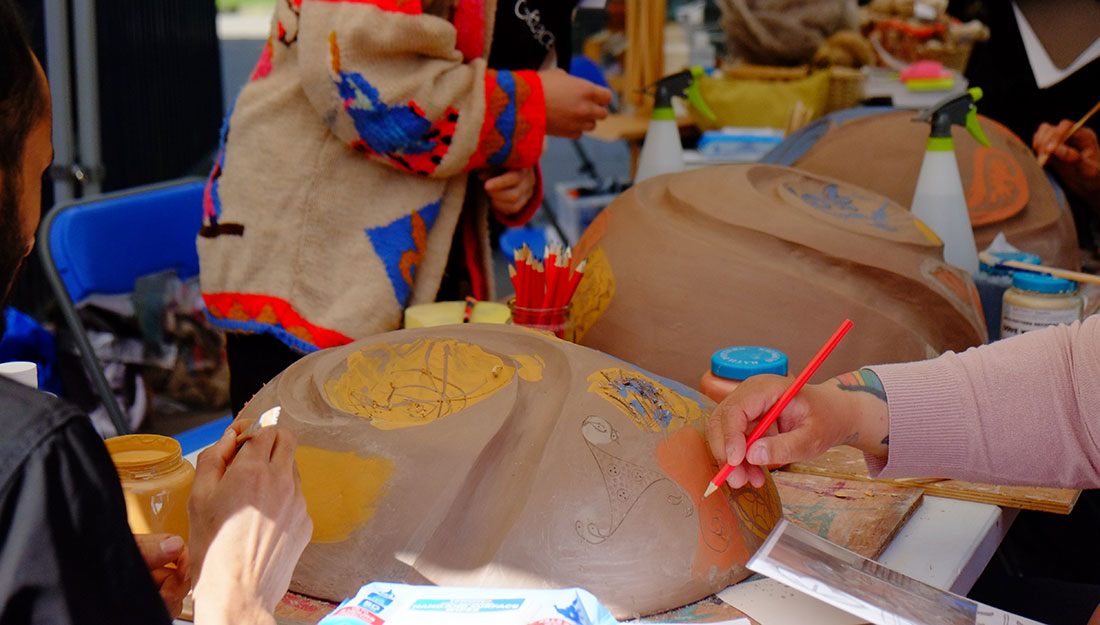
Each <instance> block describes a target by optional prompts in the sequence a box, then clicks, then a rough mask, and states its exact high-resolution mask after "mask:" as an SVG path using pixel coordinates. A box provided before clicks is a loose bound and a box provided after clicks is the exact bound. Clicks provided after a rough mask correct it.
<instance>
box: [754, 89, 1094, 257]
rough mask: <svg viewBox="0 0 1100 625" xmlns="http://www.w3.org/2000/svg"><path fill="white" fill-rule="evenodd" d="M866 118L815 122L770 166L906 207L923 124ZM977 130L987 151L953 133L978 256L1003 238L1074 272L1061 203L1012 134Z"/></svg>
mask: <svg viewBox="0 0 1100 625" xmlns="http://www.w3.org/2000/svg"><path fill="white" fill-rule="evenodd" d="M978 108H979V109H980V108H981V104H980V103H979V105H978ZM871 111H873V109H855V110H853V111H844V112H842V113H837V114H834V115H832V116H827V117H826V118H823V119H820V120H818V121H816V122H814V123H813V124H811V125H810V126H808V127H806V128H804V129H802V130H800V131H799V132H797V133H795V134H793V135H791V136H790V137H788V138H787V139H785V140H784V142H783V144H781V145H780V146H779V147H778V148H777V149H776V151H774V152H773V153H772V154H769V155H768V160H769V162H772V163H775V164H781V165H790V166H793V167H797V168H799V169H802V170H805V171H808V172H813V173H815V174H820V175H822V176H830V177H833V178H837V179H838V180H843V181H845V182H848V183H850V184H854V185H858V186H860V187H863V188H864V189H867V190H869V191H874V192H876V193H881V194H882V195H885V196H886V197H888V198H890V199H891V200H893V201H894V202H896V203H897V204H899V205H901V206H904V207H908V206H909V203H910V202H911V201H912V200H913V191H914V189H915V188H916V186H917V174H918V173H919V172H920V167H921V159H922V158H923V157H924V147H925V142H926V140H927V138H928V124H926V123H914V122H913V119H914V118H916V117H917V113H915V112H914V111H889V112H882V111H878V112H871ZM978 123H979V124H980V125H981V127H982V131H983V132H984V133H985V136H986V137H988V138H989V142H990V144H991V145H990V146H989V147H983V146H982V145H981V144H979V143H978V142H977V141H976V140H975V139H974V138H973V137H971V136H970V133H968V132H967V131H966V130H965V129H963V128H959V127H955V128H953V129H952V131H951V135H952V138H953V139H954V141H955V156H956V158H957V160H958V163H959V176H960V177H961V178H962V182H963V189H964V191H965V192H966V203H967V207H968V208H969V209H970V223H971V224H972V225H973V226H974V241H975V243H977V245H978V249H979V250H982V249H985V248H986V247H988V246H989V244H990V242H991V241H992V240H993V237H995V236H996V235H997V233H998V232H1003V233H1004V234H1005V236H1006V237H1007V239H1008V241H1009V243H1012V244H1013V245H1015V246H1016V247H1018V248H1020V249H1022V250H1024V251H1025V252H1031V253H1032V254H1038V255H1039V256H1040V257H1041V258H1042V260H1043V262H1044V263H1045V264H1047V265H1053V266H1056V267H1064V268H1066V269H1072V270H1074V271H1076V270H1077V269H1079V268H1080V259H1079V258H1078V251H1077V248H1078V245H1077V231H1076V227H1075V226H1074V223H1073V215H1072V214H1071V212H1070V210H1069V208H1068V205H1067V204H1066V202H1065V198H1064V197H1063V196H1061V195H1060V192H1057V191H1055V188H1054V186H1053V185H1051V183H1050V180H1049V179H1048V178H1047V175H1046V173H1045V172H1044V171H1043V169H1042V168H1041V167H1039V165H1038V164H1037V163H1036V160H1035V155H1034V154H1033V153H1032V151H1031V149H1030V148H1029V147H1028V146H1027V145H1026V144H1025V143H1024V142H1023V141H1021V140H1020V139H1019V137H1017V136H1016V135H1015V134H1013V133H1012V131H1011V130H1009V129H1008V128H1006V127H1005V126H1002V125H1001V124H999V123H997V122H995V121H993V120H992V119H989V118H988V117H985V116H982V115H978Z"/></svg>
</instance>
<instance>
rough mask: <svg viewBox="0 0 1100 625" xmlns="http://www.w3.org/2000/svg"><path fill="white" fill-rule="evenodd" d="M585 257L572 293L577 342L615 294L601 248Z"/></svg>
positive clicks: (610, 274)
mask: <svg viewBox="0 0 1100 625" xmlns="http://www.w3.org/2000/svg"><path fill="white" fill-rule="evenodd" d="M600 214H601V215H603V214H604V213H600ZM586 258H587V259H588V264H587V265H585V269H584V277H583V278H581V282H580V284H578V285H577V292H576V293H575V294H574V295H573V312H572V319H573V332H574V339H573V340H574V341H576V342H578V343H579V342H580V340H581V339H582V338H584V334H585V332H588V329H589V328H591V327H592V326H593V325H595V323H596V322H597V321H598V320H599V319H600V316H601V315H603V313H604V311H606V310H607V308H608V307H609V306H611V298H613V297H614V296H615V275H614V274H613V273H611V263H610V262H609V261H608V260H607V254H605V253H604V251H603V248H602V247H597V248H595V249H593V250H592V251H591V252H589V253H588V256H587V257H586Z"/></svg>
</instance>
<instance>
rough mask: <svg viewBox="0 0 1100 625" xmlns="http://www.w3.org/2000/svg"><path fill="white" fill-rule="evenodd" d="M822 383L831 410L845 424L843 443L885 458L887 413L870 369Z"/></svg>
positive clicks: (887, 448)
mask: <svg viewBox="0 0 1100 625" xmlns="http://www.w3.org/2000/svg"><path fill="white" fill-rule="evenodd" d="M822 386H823V387H824V388H825V389H827V390H828V393H829V396H830V400H829V401H831V402H832V404H833V405H832V406H830V409H829V410H830V413H831V414H833V415H834V416H835V417H836V418H837V419H838V420H841V421H842V422H843V423H845V424H846V426H845V428H844V439H843V440H842V441H841V442H840V444H843V445H851V446H852V447H855V448H856V449H859V450H860V451H862V452H864V453H867V454H871V455H874V456H880V457H886V455H887V452H888V451H889V444H890V413H889V408H888V406H887V403H886V392H885V391H884V390H883V388H882V382H881V381H880V380H879V378H878V376H877V375H875V373H874V372H873V371H871V370H870V369H860V370H858V371H852V372H850V373H844V374H841V375H838V376H837V377H835V378H833V379H831V380H828V381H827V382H825V383H824V384H822Z"/></svg>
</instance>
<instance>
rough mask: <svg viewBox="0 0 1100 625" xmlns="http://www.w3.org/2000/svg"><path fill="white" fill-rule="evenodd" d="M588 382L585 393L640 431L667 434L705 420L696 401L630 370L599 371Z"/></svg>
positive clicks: (612, 369) (611, 369)
mask: <svg viewBox="0 0 1100 625" xmlns="http://www.w3.org/2000/svg"><path fill="white" fill-rule="evenodd" d="M588 382H589V384H588V392H590V393H596V394H597V395H599V396H601V397H603V398H604V399H606V400H607V401H609V402H611V404H612V405H614V406H615V407H616V408H618V409H619V410H621V411H622V412H623V414H625V415H626V416H628V417H630V420H631V422H632V423H634V425H635V426H636V427H637V428H638V429H639V430H642V431H645V430H650V431H653V432H661V431H669V432H671V431H673V430H676V429H679V428H681V427H683V426H684V425H685V424H688V423H692V422H695V421H699V420H701V419H703V418H704V417H705V415H704V414H703V407H702V406H701V405H700V404H699V402H698V401H695V400H693V399H688V398H686V397H684V396H683V395H681V394H679V393H677V392H676V391H674V390H672V389H670V388H668V387H667V386H665V385H664V384H661V383H660V382H658V381H656V380H654V379H652V378H649V377H647V376H645V375H642V374H641V373H639V372H637V371H634V370H632V369H620V368H617V367H615V368H610V369H601V370H599V371H595V372H593V373H592V374H591V375H589V376H588ZM705 487H706V485H705V484H704V488H705Z"/></svg>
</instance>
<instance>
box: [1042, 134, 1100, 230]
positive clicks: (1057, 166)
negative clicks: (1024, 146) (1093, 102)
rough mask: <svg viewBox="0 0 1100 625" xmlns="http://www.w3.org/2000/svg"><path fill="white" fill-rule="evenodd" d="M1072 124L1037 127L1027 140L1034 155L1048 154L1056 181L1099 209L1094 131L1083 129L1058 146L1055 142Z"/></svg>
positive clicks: (1099, 164)
mask: <svg viewBox="0 0 1100 625" xmlns="http://www.w3.org/2000/svg"><path fill="white" fill-rule="evenodd" d="M1071 126H1073V122H1072V121H1070V120H1068V119H1063V120H1062V121H1061V122H1059V123H1058V124H1057V125H1054V126H1052V125H1050V124H1047V123H1044V124H1041V125H1040V126H1039V129H1038V130H1036V131H1035V136H1033V137H1032V138H1031V146H1032V148H1033V149H1034V150H1035V153H1036V154H1050V161H1048V162H1049V163H1050V165H1051V166H1052V167H1053V168H1054V171H1055V172H1056V173H1057V174H1058V178H1059V179H1061V181H1062V182H1063V183H1065V185H1066V186H1067V187H1068V188H1069V189H1070V190H1071V191H1073V192H1074V193H1075V194H1077V195H1078V196H1080V197H1081V199H1083V200H1085V201H1087V202H1088V203H1089V204H1090V205H1091V206H1093V207H1095V208H1097V209H1098V210H1100V146H1098V144H1097V140H1096V132H1094V131H1093V130H1092V129H1091V128H1088V127H1084V128H1081V129H1079V130H1078V131H1077V132H1075V133H1073V135H1072V136H1070V137H1069V138H1067V139H1066V141H1065V142H1064V143H1062V144H1061V145H1059V144H1058V139H1060V138H1061V137H1062V135H1063V134H1064V133H1066V132H1067V131H1068V130H1069V129H1070V127H1071Z"/></svg>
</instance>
